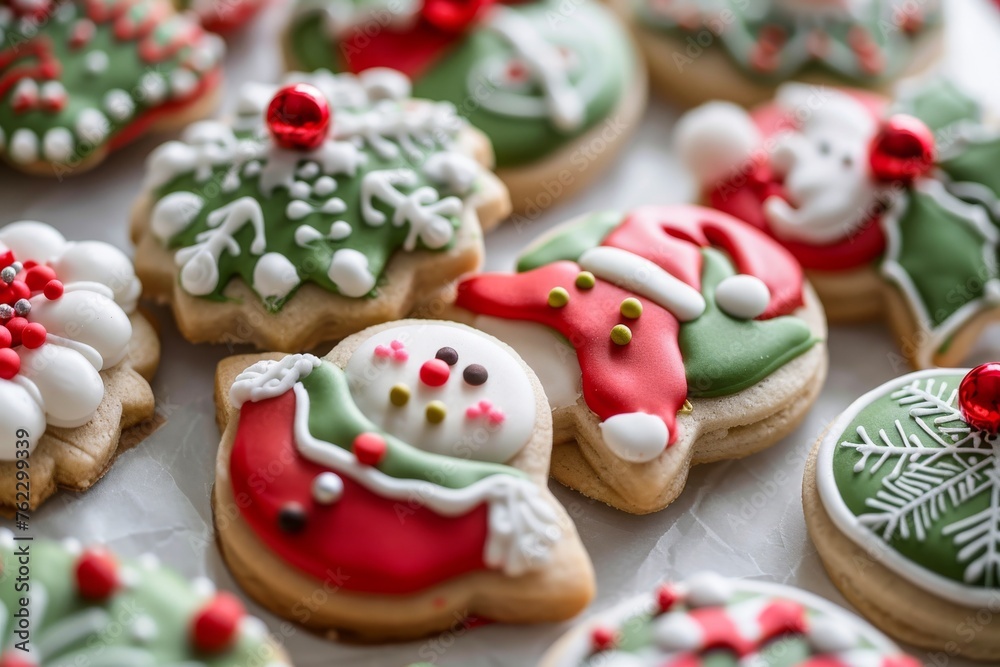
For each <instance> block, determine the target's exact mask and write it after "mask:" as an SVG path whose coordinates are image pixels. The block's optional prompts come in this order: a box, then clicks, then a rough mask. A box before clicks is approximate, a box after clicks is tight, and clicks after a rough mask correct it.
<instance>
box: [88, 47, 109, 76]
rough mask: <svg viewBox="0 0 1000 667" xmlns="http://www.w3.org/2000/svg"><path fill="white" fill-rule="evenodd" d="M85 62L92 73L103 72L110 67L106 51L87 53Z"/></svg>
mask: <svg viewBox="0 0 1000 667" xmlns="http://www.w3.org/2000/svg"><path fill="white" fill-rule="evenodd" d="M84 64H85V65H86V67H87V72H89V73H90V74H103V73H104V72H105V71H106V70H107V69H108V64H109V58H108V54H107V53H106V52H104V51H91V52H90V53H88V54H87V55H86V58H85V61H84Z"/></svg>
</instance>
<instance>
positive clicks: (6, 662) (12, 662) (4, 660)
mask: <svg viewBox="0 0 1000 667" xmlns="http://www.w3.org/2000/svg"><path fill="white" fill-rule="evenodd" d="M0 667H38V663H36V662H34V661H32V660H29V659H28V658H26V657H24V656H23V655H18V654H17V653H16V652H14V651H8V652H6V653H4V654H3V655H0Z"/></svg>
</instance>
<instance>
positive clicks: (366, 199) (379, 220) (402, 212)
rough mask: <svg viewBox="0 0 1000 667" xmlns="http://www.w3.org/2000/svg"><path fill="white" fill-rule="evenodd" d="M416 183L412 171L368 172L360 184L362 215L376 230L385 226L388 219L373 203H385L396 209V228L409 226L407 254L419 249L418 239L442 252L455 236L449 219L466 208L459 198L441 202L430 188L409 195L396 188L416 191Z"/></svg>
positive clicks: (450, 198) (418, 189)
mask: <svg viewBox="0 0 1000 667" xmlns="http://www.w3.org/2000/svg"><path fill="white" fill-rule="evenodd" d="M417 183H418V180H417V175H416V173H414V172H413V171H412V170H410V169H383V170H379V171H371V172H368V173H367V174H365V176H364V178H363V179H362V181H361V215H362V217H363V218H364V221H365V222H366V223H368V224H369V225H372V226H373V227H374V226H379V225H382V224H384V223H385V221H386V216H385V214H384V213H382V211H380V210H378V209H377V208H375V206H374V204H373V201H374V200H376V199H377V200H380V201H382V202H385V203H386V204H388V205H389V206H391V207H392V208H393V215H392V224H393V226H395V227H401V226H403V225H404V224H406V223H409V225H410V229H409V231H408V233H407V235H406V239H405V240H404V241H403V249H404V250H407V251H412V250H414V249H416V247H417V240H418V239H419V240H420V241H422V242H423V243H424V245H426V246H427V247H428V248H431V249H437V248H443V247H444V246H445V245H447V244H448V243H449V242H450V241H451V239H452V237H453V236H454V233H455V230H454V227H452V223H451V221H450V220H449V219H448V217H446V216H458V215H460V214H461V213H462V210H463V208H464V206H465V205H464V204H463V203H462V200H461V199H459V198H458V197H445V198H443V199H441V198H440V195H439V194H438V192H437V190H435V189H434V188H432V187H428V186H424V187H420V188H417V189H416V190H413V191H412V192H410V193H408V194H406V193H403V192H401V191H400V190H398V189H397V188H396V186H397V185H400V186H404V187H414V186H415V185H416V184H417Z"/></svg>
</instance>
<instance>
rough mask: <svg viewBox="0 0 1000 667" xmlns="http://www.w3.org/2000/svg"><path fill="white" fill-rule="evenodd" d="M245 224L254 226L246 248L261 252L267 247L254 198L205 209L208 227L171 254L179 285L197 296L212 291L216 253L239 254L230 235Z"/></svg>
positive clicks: (216, 274)
mask: <svg viewBox="0 0 1000 667" xmlns="http://www.w3.org/2000/svg"><path fill="white" fill-rule="evenodd" d="M248 224H249V225H251V226H252V227H253V230H254V240H253V242H252V243H251V244H250V252H251V253H253V254H255V255H260V254H263V253H264V250H265V248H266V247H267V244H266V239H265V237H264V212H263V211H262V210H261V208H260V204H259V203H258V202H257V200H256V199H254V198H253V197H240V198H239V199H237V200H235V201H233V202H231V203H229V204H227V205H226V206H223V207H222V208H219V209H216V210H214V211H212V212H211V213H209V215H208V226H209V229H208V230H207V231H204V232H202V233H201V234H199V235H198V236H197V237H196V239H197V243H196V244H195V245H192V246H189V247H186V248H182V249H180V250H178V251H177V253H176V254H175V255H174V260H175V261H176V262H177V264H178V266H180V267H181V272H180V281H181V286H182V287H183V288H184V289H185V290H186V291H187V292H189V293H190V294H194V295H196V296H201V295H206V294H211V293H212V292H213V291H215V288H216V287H218V285H219V268H218V263H219V257H221V256H222V253H223V252H229V254H231V255H233V256H234V257H235V256H238V255H239V254H240V246H239V244H238V243H237V242H236V240H235V239H234V238H233V236H234V235H235V234H236V233H237V232H239V231H240V230H241V229H243V227H244V226H245V225H248Z"/></svg>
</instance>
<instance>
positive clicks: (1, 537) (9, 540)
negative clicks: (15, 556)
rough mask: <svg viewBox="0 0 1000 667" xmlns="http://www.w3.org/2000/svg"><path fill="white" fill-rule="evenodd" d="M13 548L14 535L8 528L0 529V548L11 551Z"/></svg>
mask: <svg viewBox="0 0 1000 667" xmlns="http://www.w3.org/2000/svg"><path fill="white" fill-rule="evenodd" d="M13 546H14V533H13V532H11V531H10V529H8V528H0V547H3V548H4V549H11V548H13Z"/></svg>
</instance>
